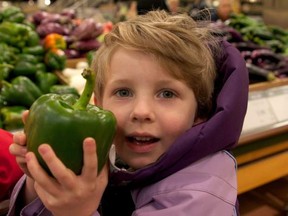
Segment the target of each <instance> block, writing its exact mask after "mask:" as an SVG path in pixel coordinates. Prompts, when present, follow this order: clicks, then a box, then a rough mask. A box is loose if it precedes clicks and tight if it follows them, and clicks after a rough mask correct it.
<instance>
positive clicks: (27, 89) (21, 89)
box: [1, 76, 42, 108]
mask: <svg viewBox="0 0 288 216" xmlns="http://www.w3.org/2000/svg"><path fill="white" fill-rule="evenodd" d="M1 95H2V96H3V98H4V100H5V101H6V102H7V104H8V105H9V106H12V105H18V106H25V107H27V108H29V107H30V106H31V105H32V103H33V102H34V101H35V100H36V99H37V98H38V97H40V96H41V95H42V92H41V91H40V89H39V88H38V87H37V86H36V85H35V84H34V83H33V82H32V81H31V80H30V79H29V78H28V77H25V76H18V77H16V78H14V79H13V80H12V81H11V83H9V82H7V81H5V80H2V88H1Z"/></svg>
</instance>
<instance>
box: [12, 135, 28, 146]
mask: <svg viewBox="0 0 288 216" xmlns="http://www.w3.org/2000/svg"><path fill="white" fill-rule="evenodd" d="M13 142H14V143H16V144H18V145H22V146H24V145H26V135H25V134H24V133H23V132H16V133H15V134H14V135H13Z"/></svg>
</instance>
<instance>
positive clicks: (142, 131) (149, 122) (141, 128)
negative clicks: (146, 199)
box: [99, 49, 197, 169]
mask: <svg viewBox="0 0 288 216" xmlns="http://www.w3.org/2000/svg"><path fill="white" fill-rule="evenodd" d="M99 102H100V103H99V105H101V106H102V107H103V108H104V109H108V110H111V111H112V112H113V113H114V114H115V116H116V118H117V124H118V131H117V134H116V137H115V140H114V144H115V146H116V151H117V154H118V155H119V157H120V158H121V159H122V160H123V161H125V162H126V163H127V164H128V165H130V166H131V167H132V168H134V169H139V168H142V167H144V166H146V165H148V164H151V163H153V162H155V161H156V160H157V159H158V158H159V157H160V156H161V155H162V154H163V153H164V152H166V151H167V149H168V148H169V147H170V146H171V144H172V143H173V141H174V140H175V139H176V138H177V137H178V136H179V135H180V134H182V133H183V132H185V131H186V130H187V129H189V128H190V127H191V126H192V125H193V123H194V119H195V113H196V109H197V104H196V100H195V96H194V93H193V91H192V90H191V89H190V88H189V87H188V86H187V85H186V84H185V83H184V82H182V81H179V80H176V79H175V78H173V77H172V76H170V75H169V74H168V72H166V71H165V70H164V69H163V68H162V67H161V66H160V65H159V64H158V63H157V62H156V61H155V58H153V56H151V55H145V54H143V53H140V52H136V51H129V50H126V49H119V50H117V52H116V53H115V54H114V55H113V57H112V59H111V65H110V70H109V72H108V73H107V74H106V83H105V88H104V93H103V98H102V100H101V101H99Z"/></svg>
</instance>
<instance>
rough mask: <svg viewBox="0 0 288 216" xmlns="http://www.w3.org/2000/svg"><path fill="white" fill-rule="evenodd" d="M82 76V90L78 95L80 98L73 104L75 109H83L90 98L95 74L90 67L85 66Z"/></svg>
mask: <svg viewBox="0 0 288 216" xmlns="http://www.w3.org/2000/svg"><path fill="white" fill-rule="evenodd" d="M82 76H83V78H84V79H86V83H85V86H84V90H83V92H82V94H81V95H80V98H79V99H78V100H77V102H76V103H75V104H74V105H73V108H74V109H75V110H85V109H86V107H87V105H88V104H89V101H90V99H91V96H92V93H93V90H94V87H95V74H94V73H93V71H92V69H91V68H85V69H84V70H83V72H82Z"/></svg>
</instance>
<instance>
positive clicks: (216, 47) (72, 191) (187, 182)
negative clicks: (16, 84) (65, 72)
mask: <svg viewBox="0 0 288 216" xmlns="http://www.w3.org/2000/svg"><path fill="white" fill-rule="evenodd" d="M92 67H93V69H94V70H95V71H96V74H97V75H96V89H95V104H97V105H98V106H101V107H103V108H104V109H108V110H111V111H112V112H113V113H114V114H115V116H116V118H117V126H118V129H117V133H116V136H115V139H114V146H113V147H112V148H111V151H110V174H109V184H108V169H103V170H102V171H101V172H100V173H97V156H96V153H95V141H94V140H93V139H91V138H87V139H85V140H84V142H83V150H84V165H83V170H82V173H81V175H79V176H75V175H74V174H73V173H72V172H71V171H70V170H68V169H67V168H66V167H65V166H63V164H62V163H61V161H59V160H58V158H57V157H56V156H55V154H54V152H53V150H52V149H51V148H50V147H49V145H47V144H44V145H41V146H40V147H39V152H40V154H41V155H42V157H43V159H44V160H45V162H46V163H47V165H48V167H49V168H50V170H51V172H52V173H53V175H54V176H55V179H54V178H51V177H49V176H48V175H47V174H46V173H45V171H43V169H42V168H41V167H40V166H39V164H38V162H37V160H36V158H35V156H34V154H33V153H31V152H29V153H26V154H24V153H23V152H25V149H26V147H25V141H26V140H25V139H26V137H25V135H24V134H17V135H15V138H14V141H15V143H14V144H13V145H12V147H11V149H10V151H11V153H12V154H14V155H16V156H17V158H18V161H19V165H20V166H21V167H22V169H23V170H24V171H25V173H27V174H28V176H24V177H23V178H22V179H21V180H20V181H19V183H18V185H17V186H16V187H15V190H14V195H13V201H12V202H11V207H10V212H9V214H8V215H15V214H19V212H21V214H22V215H54V216H58V215H61V216H65V215H69V216H70V215H81V216H82V215H83V216H85V215H99V213H100V214H101V215H104V216H105V215H109V216H112V215H121V216H124V215H149V216H154V215H155V216H162V215H165V216H166V215H189V216H190V215H209V216H210V215H215V216H216V215H217V216H218V215H221V216H226V215H227V216H231V215H236V207H235V206H236V201H237V181H236V179H237V178H236V176H237V175H236V163H235V160H234V158H233V157H232V156H231V155H230V154H229V153H228V152H227V151H225V150H224V149H230V148H231V147H233V146H234V145H235V144H236V143H237V141H238V139H239V136H240V133H241V129H242V124H243V120H244V116H245V112H246V106H247V95H248V74H247V70H246V68H245V62H244V60H243V58H242V57H241V56H240V54H239V52H238V51H237V50H236V49H235V48H234V47H232V46H231V45H229V44H228V43H226V42H221V41H220V40H219V41H218V40H217V39H215V38H213V36H212V34H211V31H210V30H209V28H207V27H201V26H199V25H198V24H197V23H195V22H194V21H193V20H192V19H191V18H190V17H189V16H187V15H181V14H178V15H174V16H171V15H169V14H168V13H166V12H164V11H156V12H155V11H154V12H149V13H148V14H146V15H142V16H139V17H137V18H135V19H134V20H129V21H126V22H123V23H118V24H117V25H116V26H115V27H114V29H113V30H112V31H111V32H110V33H109V34H107V36H106V38H105V42H104V44H103V45H102V46H101V48H100V49H99V50H98V51H97V53H96V56H95V58H94V61H93V65H92ZM216 71H217V74H216ZM214 84H215V85H214ZM21 151H22V153H21ZM107 184H108V186H107ZM105 189H106V191H105V192H104V190H105ZM128 189H129V193H128V194H127V193H126V192H127V190H128ZM122 192H123V193H122ZM130 192H131V194H130ZM119 194H120V195H119ZM130 195H132V199H133V202H132V203H130V202H129V198H130ZM17 196H18V199H16V198H17ZM16 207H17V208H16ZM97 209H98V211H97ZM98 212H99V213H98Z"/></svg>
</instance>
